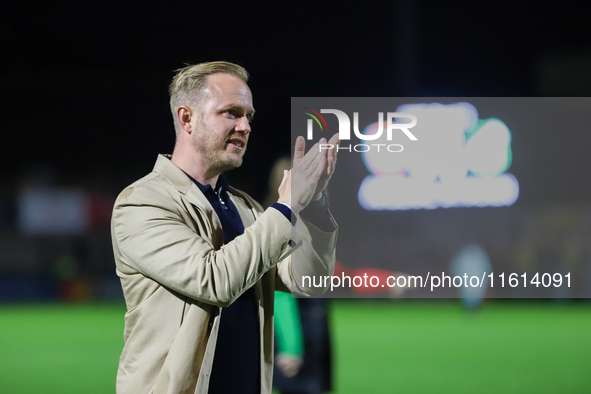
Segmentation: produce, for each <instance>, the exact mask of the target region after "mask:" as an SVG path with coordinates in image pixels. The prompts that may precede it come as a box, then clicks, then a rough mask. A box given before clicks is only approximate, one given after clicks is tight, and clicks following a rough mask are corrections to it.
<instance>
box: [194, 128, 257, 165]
mask: <svg viewBox="0 0 591 394" xmlns="http://www.w3.org/2000/svg"><path fill="white" fill-rule="evenodd" d="M213 135H214V133H212V132H210V131H209V129H208V128H207V126H206V125H205V124H204V123H203V122H202V121H201V120H200V121H199V123H198V128H197V130H195V135H194V137H193V138H191V142H192V145H193V148H194V149H195V151H196V152H198V153H199V155H200V156H201V157H202V158H203V162H204V164H205V165H206V166H207V168H208V169H210V170H216V171H219V172H224V171H228V170H233V169H234V168H238V167H240V166H241V165H242V157H243V156H244V153H245V152H246V146H245V147H244V150H243V151H242V156H241V157H240V159H236V156H235V155H230V153H229V152H228V151H227V145H228V142H226V141H227V139H228V138H229V137H228V138H224V140H223V141H221V142H220V141H214V140H213V139H212V138H211V136H213ZM232 149H233V148H232Z"/></svg>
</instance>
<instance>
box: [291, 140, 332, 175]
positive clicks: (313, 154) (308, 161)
mask: <svg viewBox="0 0 591 394" xmlns="http://www.w3.org/2000/svg"><path fill="white" fill-rule="evenodd" d="M324 143H326V139H325V138H321V139H320V141H318V142H317V143H315V144H314V145H313V146H312V148H311V149H310V150H309V151H308V153H306V155H305V156H304V158H303V159H302V160H301V161H300V165H301V166H302V168H304V169H308V168H310V166H311V165H312V163H314V161H315V160H316V159H317V158H318V156H322V155H326V152H325V151H321V150H320V144H324ZM294 166H295V162H294Z"/></svg>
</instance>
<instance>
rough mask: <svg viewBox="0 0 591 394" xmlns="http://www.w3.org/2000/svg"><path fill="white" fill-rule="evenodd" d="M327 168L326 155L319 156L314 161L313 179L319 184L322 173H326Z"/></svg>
mask: <svg viewBox="0 0 591 394" xmlns="http://www.w3.org/2000/svg"><path fill="white" fill-rule="evenodd" d="M325 167H326V155H318V156H317V157H316V159H315V160H314V166H313V168H314V172H313V173H312V179H314V181H316V182H318V180H319V179H320V177H321V176H322V173H323V172H324V171H325Z"/></svg>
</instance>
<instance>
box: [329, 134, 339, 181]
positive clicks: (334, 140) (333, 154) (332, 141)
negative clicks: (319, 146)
mask: <svg viewBox="0 0 591 394" xmlns="http://www.w3.org/2000/svg"><path fill="white" fill-rule="evenodd" d="M340 143H341V140H340V139H339V133H336V134H335V135H333V136H332V137H331V139H330V142H329V144H331V145H333V146H334V148H333V149H331V152H330V158H331V160H329V162H330V164H331V168H330V170H331V172H329V175H330V174H332V173H333V172H334V170H335V168H336V164H337V153H338V152H339V150H338V146H339V144H340Z"/></svg>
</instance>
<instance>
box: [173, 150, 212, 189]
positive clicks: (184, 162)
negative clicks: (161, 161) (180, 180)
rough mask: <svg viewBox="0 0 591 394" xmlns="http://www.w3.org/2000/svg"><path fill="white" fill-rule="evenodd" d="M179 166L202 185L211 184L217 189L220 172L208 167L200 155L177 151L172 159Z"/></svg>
mask: <svg viewBox="0 0 591 394" xmlns="http://www.w3.org/2000/svg"><path fill="white" fill-rule="evenodd" d="M170 161H172V162H173V163H174V164H175V165H176V166H177V167H179V168H180V169H181V170H183V171H184V172H185V173H187V174H188V175H190V176H191V177H192V178H193V179H195V180H196V181H197V182H199V183H200V184H202V185H210V186H211V187H212V188H214V189H215V186H216V184H217V182H218V178H219V176H220V172H218V171H215V170H211V169H208V168H207V167H206V166H205V165H203V163H202V162H201V160H200V157H198V156H188V155H182V154H178V152H177V151H176V149H175V152H174V153H173V154H172V157H171V159H170Z"/></svg>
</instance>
